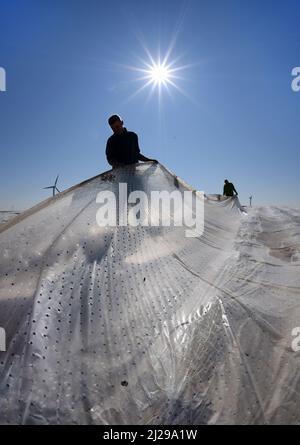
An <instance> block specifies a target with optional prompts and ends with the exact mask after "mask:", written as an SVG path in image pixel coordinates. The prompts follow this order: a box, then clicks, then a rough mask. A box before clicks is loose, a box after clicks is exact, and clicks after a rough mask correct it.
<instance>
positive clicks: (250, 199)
mask: <svg viewBox="0 0 300 445" xmlns="http://www.w3.org/2000/svg"><path fill="white" fill-rule="evenodd" d="M249 201H250V207H252V195H251V196H249Z"/></svg>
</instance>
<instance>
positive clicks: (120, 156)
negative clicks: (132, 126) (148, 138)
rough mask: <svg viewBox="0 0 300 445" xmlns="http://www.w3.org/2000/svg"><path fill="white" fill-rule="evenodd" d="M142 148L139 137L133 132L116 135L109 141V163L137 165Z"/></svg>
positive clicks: (107, 153) (125, 131)
mask: <svg viewBox="0 0 300 445" xmlns="http://www.w3.org/2000/svg"><path fill="white" fill-rule="evenodd" d="M139 154H140V148H139V142H138V136H137V134H136V133H134V132H133V131H127V129H126V128H125V127H124V129H123V133H121V134H116V133H114V134H113V135H112V136H110V138H108V140H107V144H106V157H107V160H108V161H111V160H114V161H116V162H120V163H122V164H135V163H136V162H138V160H139Z"/></svg>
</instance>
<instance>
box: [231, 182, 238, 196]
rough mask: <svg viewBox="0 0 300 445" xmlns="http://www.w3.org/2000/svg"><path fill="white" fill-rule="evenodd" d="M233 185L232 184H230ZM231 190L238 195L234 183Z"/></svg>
mask: <svg viewBox="0 0 300 445" xmlns="http://www.w3.org/2000/svg"><path fill="white" fill-rule="evenodd" d="M232 185H233V184H232ZM233 191H234V192H235V194H236V195H238V192H237V191H236V189H235V187H234V185H233Z"/></svg>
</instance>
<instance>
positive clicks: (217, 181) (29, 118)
mask: <svg viewBox="0 0 300 445" xmlns="http://www.w3.org/2000/svg"><path fill="white" fill-rule="evenodd" d="M299 23H300V3H299V1H298V0H285V1H276V0H257V1H255V0H252V1H248V0H226V1H224V0H188V1H185V0H151V1H150V0H147V1H146V0H121V1H120V0H114V1H104V0H97V1H94V0H51V1H50V0H19V1H17V0H0V66H2V67H4V68H5V70H6V74H7V91H6V92H4V93H3V92H0V150H1V163H0V175H1V177H0V182H1V189H0V209H1V210H10V209H12V207H14V209H25V208H28V207H30V206H31V205H33V204H36V203H37V202H39V201H41V200H43V199H45V198H47V197H48V196H49V195H50V192H49V190H42V187H44V186H47V185H51V184H52V183H53V182H54V179H55V177H56V175H57V174H58V173H59V174H60V179H59V184H58V186H59V188H61V189H66V188H68V187H70V186H72V185H74V184H76V183H78V182H80V181H82V180H84V179H87V178H89V177H92V176H94V175H96V174H99V173H101V172H103V171H105V170H108V169H109V165H108V164H107V162H106V159H105V153H104V151H105V146H106V140H107V138H108V137H109V136H110V134H111V130H110V128H109V126H108V124H107V118H108V117H109V116H110V115H111V114H113V113H119V114H121V116H122V117H123V119H124V123H125V126H126V127H127V129H128V130H133V131H135V132H137V133H138V135H139V141H140V148H141V151H142V153H143V154H145V155H146V156H148V157H153V158H157V159H158V160H159V161H160V162H161V163H162V164H164V165H165V166H167V167H168V168H169V169H171V170H172V171H174V172H175V173H176V174H177V175H179V176H180V177H182V178H183V179H184V180H185V181H186V182H188V183H190V184H191V185H193V186H194V187H196V188H198V189H199V190H204V191H205V192H206V193H220V192H221V191H222V186H223V180H224V178H228V179H230V180H232V181H233V182H234V184H235V186H236V188H237V189H238V191H239V195H240V198H241V202H242V203H243V204H247V203H248V197H249V196H250V195H251V194H252V195H253V196H254V198H253V202H254V204H276V205H282V204H285V205H292V206H297V207H298V206H299V204H300V199H299V190H300V171H299V170H300V168H299V167H300V150H299V142H300V125H299V118H300V92H299V93H295V92H293V91H292V89H291V82H292V76H291V71H292V68H293V67H295V66H300V26H299ZM170 48H171V52H170V56H169V63H173V67H183V66H185V68H184V69H182V70H180V71H177V72H176V74H177V75H178V76H180V79H173V81H174V82H175V83H176V85H177V88H175V87H173V86H171V85H170V86H169V90H168V91H167V89H164V88H163V89H162V91H161V98H160V101H159V95H158V90H157V89H154V90H153V91H152V90H151V86H148V87H147V88H144V89H142V90H141V91H140V92H138V90H139V89H140V88H141V87H142V86H143V85H144V84H145V80H138V78H139V77H140V76H141V73H140V72H138V71H135V70H133V69H130V68H128V67H136V68H143V67H145V65H144V62H145V61H146V62H149V57H148V55H147V51H148V52H150V54H151V55H152V57H153V59H154V60H157V59H158V55H159V53H160V55H161V58H163V57H164V55H165V54H166V53H167V51H168V50H170ZM178 88H179V89H180V90H181V91H180V90H179V89H178ZM137 92H138V93H137ZM135 93H136V94H135Z"/></svg>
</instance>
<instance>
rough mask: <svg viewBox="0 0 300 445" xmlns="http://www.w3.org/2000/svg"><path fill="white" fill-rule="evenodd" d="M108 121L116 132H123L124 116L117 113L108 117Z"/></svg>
mask: <svg viewBox="0 0 300 445" xmlns="http://www.w3.org/2000/svg"><path fill="white" fill-rule="evenodd" d="M108 123H109V125H110V128H111V129H112V131H113V132H114V133H116V134H121V133H122V132H123V130H124V128H123V121H122V118H121V117H120V116H118V115H117V114H113V115H112V116H110V118H109V119H108Z"/></svg>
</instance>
